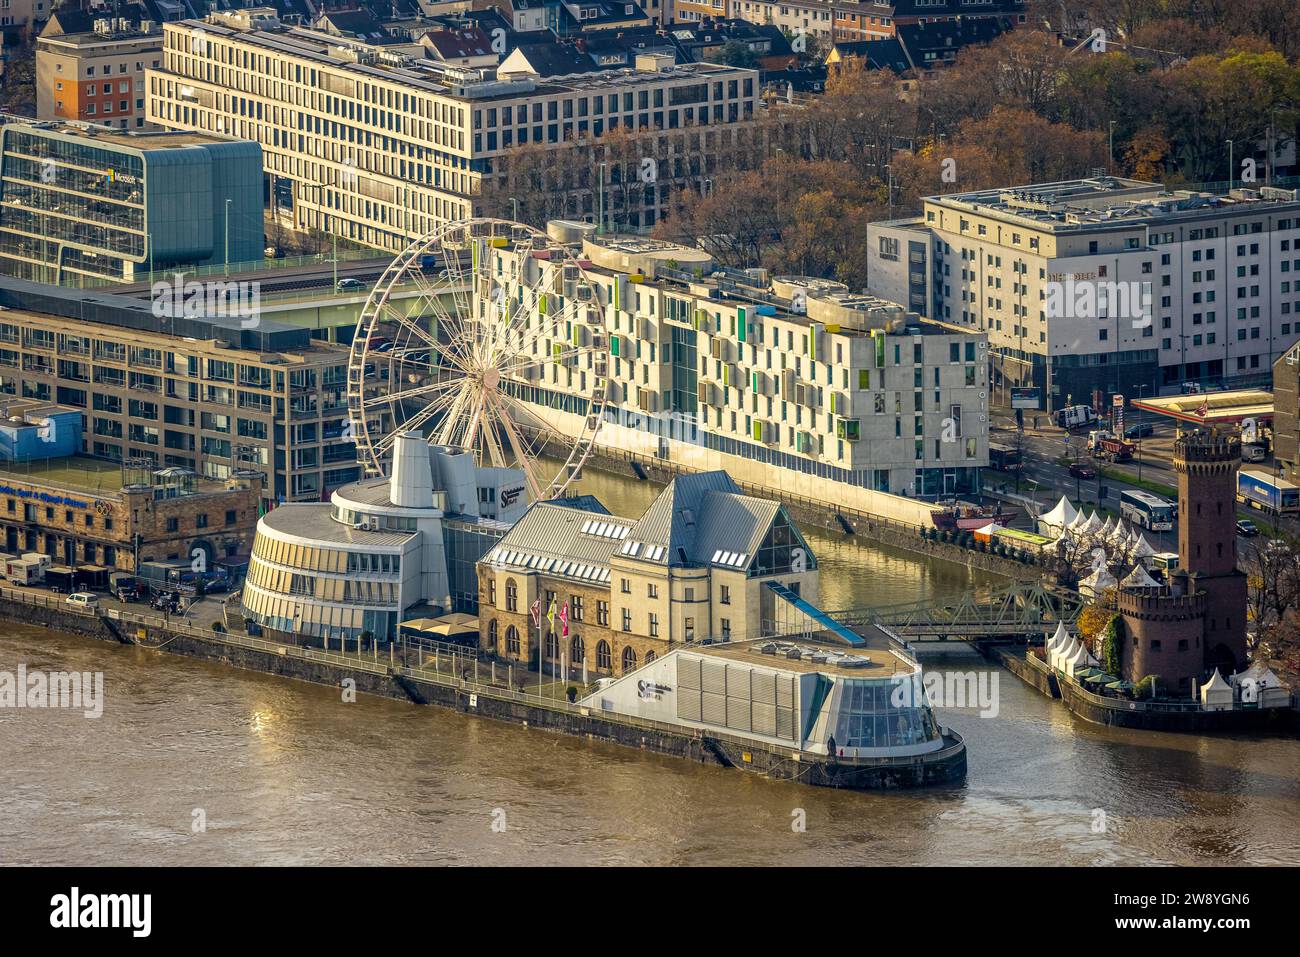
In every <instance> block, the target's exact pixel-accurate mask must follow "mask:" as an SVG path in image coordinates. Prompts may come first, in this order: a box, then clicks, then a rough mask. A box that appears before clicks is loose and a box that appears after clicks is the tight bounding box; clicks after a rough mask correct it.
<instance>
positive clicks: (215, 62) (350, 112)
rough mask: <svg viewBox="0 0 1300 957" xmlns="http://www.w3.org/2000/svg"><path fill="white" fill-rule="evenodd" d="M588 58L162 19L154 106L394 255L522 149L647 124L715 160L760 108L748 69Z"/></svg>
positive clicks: (268, 22)
mask: <svg viewBox="0 0 1300 957" xmlns="http://www.w3.org/2000/svg"><path fill="white" fill-rule="evenodd" d="M642 59H644V60H645V61H646V62H644V63H641V62H640V61H641V60H642ZM589 65H590V66H591V69H590V70H588V71H586V72H583V73H582V74H580V75H573V76H558V77H539V76H538V75H535V74H534V73H530V72H528V71H527V70H521V71H520V72H518V73H508V74H507V73H502V72H500V71H496V72H494V71H491V70H473V69H464V68H459V67H453V66H450V65H448V64H445V63H442V62H439V61H437V60H435V59H432V58H427V57H426V58H416V57H413V56H409V55H406V54H401V53H397V52H394V51H393V50H390V49H387V46H386V45H383V44H379V45H370V44H367V43H366V42H364V41H361V40H357V39H354V38H347V37H339V36H333V35H329V34H325V33H321V32H318V31H313V30H308V29H304V28H299V27H290V26H285V25H283V24H281V23H280V21H279V20H278V19H277V18H276V16H275V13H274V11H273V10H270V9H253V10H244V11H234V12H231V13H226V14H214V15H212V16H210V17H208V18H207V19H206V20H202V21H200V20H185V21H181V22H178V23H168V24H165V25H164V27H163V67H162V69H160V70H157V71H150V72H149V73H148V98H147V100H148V111H149V119H150V120H151V121H153V122H156V123H158V124H160V125H162V126H164V127H167V128H169V129H184V130H194V131H199V132H210V133H216V134H225V135H231V136H239V137H247V138H250V139H254V140H256V141H257V142H259V143H260V144H261V146H262V149H263V153H264V162H265V168H266V174H267V176H268V177H270V178H271V180H272V183H273V190H274V195H276V196H277V197H287V201H288V203H289V204H290V205H291V208H292V219H293V225H294V227H295V228H297V229H300V230H323V231H325V232H327V233H331V234H336V235H338V236H340V237H342V238H345V239H349V240H352V241H355V242H358V243H361V244H363V245H368V246H375V247H379V248H385V249H395V250H396V249H402V248H405V246H406V245H407V243H408V242H409V241H410V240H411V239H413V238H415V237H418V236H421V235H424V234H426V233H428V232H429V231H431V230H432V229H434V228H435V227H437V226H438V225H440V224H442V223H447V222H454V221H457V220H460V219H465V218H468V217H470V216H473V215H476V214H478V213H479V212H481V211H482V208H483V202H482V200H481V199H480V196H481V194H482V190H483V189H484V183H485V180H488V179H490V178H491V177H492V176H493V175H494V173H500V171H501V169H500V166H501V163H502V161H503V160H504V159H505V158H506V157H507V156H509V155H510V154H512V153H513V152H514V151H515V150H516V149H517V148H519V147H539V146H540V147H544V148H548V149H557V150H564V149H576V148H580V147H582V146H584V145H586V146H590V144H591V143H592V142H598V141H599V140H600V138H601V137H602V136H604V135H606V134H607V133H610V132H613V131H615V130H639V129H642V128H644V129H648V130H654V129H660V130H662V131H663V136H664V137H665V138H666V139H667V140H668V141H670V142H669V143H668V144H667V146H666V147H665V149H669V150H671V151H673V152H672V156H673V157H674V158H680V159H682V160H685V159H689V158H690V157H691V156H701V157H707V156H708V155H713V156H715V157H716V156H718V155H723V154H724V153H725V151H726V150H727V148H728V146H727V144H728V143H730V142H731V141H732V140H733V139H734V138H735V137H736V136H738V135H739V130H738V128H739V127H744V126H746V125H747V121H749V120H752V119H753V117H754V115H755V111H756V109H757V108H758V105H759V99H758V93H759V90H758V73H757V71H754V70H746V69H740V68H733V67H726V66H717V65H713V64H687V65H683V66H674V65H673V64H672V63H671V60H669V62H665V61H664V58H662V57H647V58H639V59H638V67H637V68H636V69H628V68H620V69H608V70H602V69H598V68H596V66H595V65H594V64H589ZM688 127H692V128H693V127H701V128H705V127H707V130H704V129H701V130H695V129H691V130H690V132H689V133H688V131H687V128H688ZM715 127H716V128H715ZM679 165H680V163H679V162H662V161H660V162H658V163H657V164H656V174H655V177H654V181H653V182H652V183H649V184H647V188H646V189H645V190H644V191H643V196H644V207H643V208H642V209H638V210H637V212H636V218H637V220H638V221H639V223H640V224H641V225H649V224H652V223H653V222H655V221H656V219H657V217H658V216H659V215H660V214H661V213H662V212H663V210H664V209H665V208H667V200H668V193H669V189H670V188H671V185H672V183H673V182H675V179H674V177H675V176H677V175H679V174H677V173H676V172H675V170H676V169H677V167H678V166H679ZM591 172H592V177H591V180H590V182H588V183H586V184H585V185H583V186H581V187H575V192H574V202H575V203H576V204H578V206H579V208H580V210H581V211H583V212H584V213H585V212H592V211H594V209H595V206H596V192H597V184H596V179H595V170H594V167H593V170H592V171H591Z"/></svg>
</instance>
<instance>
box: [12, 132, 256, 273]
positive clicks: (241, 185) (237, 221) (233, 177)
mask: <svg viewBox="0 0 1300 957" xmlns="http://www.w3.org/2000/svg"><path fill="white" fill-rule="evenodd" d="M261 162H262V161H261V150H260V148H259V147H258V146H257V144H256V143H252V142H248V141H236V140H231V139H227V138H224V137H213V136H204V135H196V134H192V133H155V134H147V133H146V134H136V133H122V132H117V131H113V130H108V129H104V128H101V127H94V126H89V125H83V126H65V125H58V124H53V123H23V122H11V123H6V124H5V125H4V126H0V174H2V175H0V274H3V275H8V276H14V277H17V278H20V279H28V280H32V281H34V282H43V283H53V284H59V285H69V286H82V285H106V284H111V283H129V282H133V281H136V280H138V279H139V278H141V277H142V274H144V273H147V272H149V271H151V270H161V269H166V268H168V267H171V266H202V265H211V264H214V263H216V264H220V263H224V262H232V263H236V262H245V261H249V260H260V259H261V258H262V250H263V248H264V247H263V229H262V194H261V186H262V179H261Z"/></svg>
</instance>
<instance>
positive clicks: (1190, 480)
mask: <svg viewBox="0 0 1300 957" xmlns="http://www.w3.org/2000/svg"><path fill="white" fill-rule="evenodd" d="M1240 461H1241V442H1240V441H1239V440H1238V439H1237V438H1235V437H1231V436H1221V435H1217V434H1215V433H1212V432H1205V431H1196V432H1191V433H1188V434H1186V435H1182V436H1179V438H1178V439H1177V440H1176V441H1175V442H1174V468H1175V470H1177V472H1178V561H1179V566H1180V567H1179V569H1178V571H1177V572H1175V573H1174V574H1172V575H1170V577H1169V583H1168V587H1166V588H1128V589H1121V590H1120V594H1119V612H1120V614H1121V615H1122V616H1123V618H1124V628H1125V641H1124V643H1123V645H1122V651H1121V661H1122V663H1123V671H1124V677H1125V678H1127V679H1128V680H1129V681H1133V682H1137V681H1140V680H1141V679H1142V678H1144V677H1146V676H1147V675H1155V676H1156V677H1157V678H1158V679H1159V688H1160V689H1161V691H1162V692H1164V693H1174V694H1180V695H1189V696H1190V695H1191V693H1192V692H1193V689H1194V688H1195V687H1196V683H1198V682H1200V681H1202V680H1204V679H1205V678H1206V676H1207V675H1208V673H1209V670H1210V669H1211V668H1218V669H1220V670H1221V671H1223V672H1224V674H1225V675H1230V674H1232V673H1233V672H1234V671H1237V670H1239V669H1240V668H1241V667H1242V666H1243V665H1244V664H1245V663H1246V576H1245V575H1244V574H1243V573H1241V572H1240V571H1238V570H1237V528H1236V523H1237V516H1236V500H1237V466H1238V464H1239V463H1240Z"/></svg>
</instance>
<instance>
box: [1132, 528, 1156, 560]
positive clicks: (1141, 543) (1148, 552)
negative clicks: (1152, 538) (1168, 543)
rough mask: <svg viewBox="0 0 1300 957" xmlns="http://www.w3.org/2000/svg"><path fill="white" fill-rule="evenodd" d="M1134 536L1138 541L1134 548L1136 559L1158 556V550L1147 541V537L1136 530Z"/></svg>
mask: <svg viewBox="0 0 1300 957" xmlns="http://www.w3.org/2000/svg"><path fill="white" fill-rule="evenodd" d="M1134 534H1135V535H1136V536H1137V541H1136V542H1135V543H1134V544H1133V546H1132V548H1133V551H1132V555H1133V557H1134V558H1150V557H1151V556H1152V555H1154V554H1156V550H1155V549H1154V548H1152V547H1151V543H1150V542H1148V541H1147V538H1146V536H1145V535H1143V534H1142V533H1141V532H1139V531H1136V530H1134Z"/></svg>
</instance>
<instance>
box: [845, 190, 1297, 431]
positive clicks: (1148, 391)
mask: <svg viewBox="0 0 1300 957" xmlns="http://www.w3.org/2000/svg"><path fill="white" fill-rule="evenodd" d="M868 242H869V246H870V256H871V259H870V263H869V276H870V281H871V285H872V288H873V290H875V291H876V292H877V293H879V294H880V295H884V296H889V297H891V298H896V299H897V300H898V301H899V302H903V303H906V304H907V305H908V307H909V308H910V309H914V310H917V311H918V312H921V313H922V314H923V315H926V316H929V317H932V318H935V319H940V320H943V321H944V322H949V323H952V324H954V325H957V326H961V327H966V328H971V329H973V330H978V331H981V332H983V333H985V334H987V336H988V339H989V348H990V350H991V351H992V353H993V364H994V383H993V386H994V389H995V390H997V395H998V398H1002V393H1001V390H1002V389H1003V388H1004V387H1007V386H1026V387H1037V388H1038V389H1039V390H1040V391H1039V395H1040V397H1043V398H1045V399H1046V401H1045V402H1043V403H1042V404H1041V405H1040V408H1051V409H1058V408H1061V407H1063V406H1065V405H1069V404H1077V403H1085V404H1091V403H1092V401H1093V398H1094V391H1099V392H1100V393H1101V397H1102V398H1103V400H1105V399H1107V397H1108V396H1109V395H1111V394H1114V393H1120V394H1123V395H1126V396H1130V397H1136V396H1138V395H1140V394H1141V395H1148V396H1150V395H1156V394H1159V393H1160V392H1163V391H1177V390H1178V388H1179V387H1180V384H1181V383H1183V382H1201V383H1203V384H1206V385H1207V386H1211V387H1214V386H1217V385H1218V384H1219V383H1224V384H1225V385H1227V386H1229V387H1231V386H1235V385H1247V384H1253V383H1255V382H1257V381H1258V382H1262V381H1264V380H1265V379H1266V378H1267V377H1268V375H1269V369H1270V368H1271V366H1272V364H1273V362H1274V361H1275V360H1276V359H1277V358H1278V356H1280V355H1281V354H1282V353H1284V352H1285V351H1286V349H1287V348H1288V347H1289V346H1290V345H1291V344H1292V343H1294V342H1295V341H1296V340H1297V338H1300V201H1297V198H1296V193H1295V191H1292V190H1279V189H1270V188H1261V189H1258V190H1246V189H1238V190H1234V191H1232V193H1230V194H1229V195H1227V196H1217V195H1213V194H1209V193H1191V192H1186V191H1172V192H1171V191H1169V190H1167V189H1166V188H1165V187H1163V186H1160V185H1157V184H1154V183H1145V182H1140V181H1137V180H1127V179H1119V178H1116V177H1099V178H1096V179H1087V180H1071V181H1068V182H1060V183H1046V184H1039V185H1032V186H1023V187H1014V188H1006V189H1000V190H984V191H978V192H969V193H953V194H950V195H946V196H931V197H928V198H926V199H925V200H924V207H923V210H922V213H921V215H920V216H918V217H915V218H913V219H908V220H897V221H893V222H888V223H874V224H872V225H871V226H870V227H869V228H868ZM1071 278H1073V279H1074V280H1075V281H1076V283H1081V282H1096V283H1099V284H1101V283H1112V282H1114V283H1124V284H1127V285H1128V287H1129V288H1133V289H1142V290H1149V294H1150V302H1151V311H1150V322H1146V321H1144V320H1143V319H1140V318H1138V317H1135V316H1131V315H1128V314H1125V315H1120V314H1119V313H1120V310H1118V309H1115V308H1113V305H1114V302H1113V299H1112V302H1111V303H1103V304H1102V305H1100V306H1099V308H1098V309H1097V310H1096V313H1095V314H1092V315H1083V316H1079V315H1068V314H1067V315H1063V316H1049V315H1048V308H1047V302H1048V291H1049V283H1052V282H1058V283H1064V282H1065V281H1067V280H1069V279H1071ZM1103 298H1104V297H1103Z"/></svg>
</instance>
